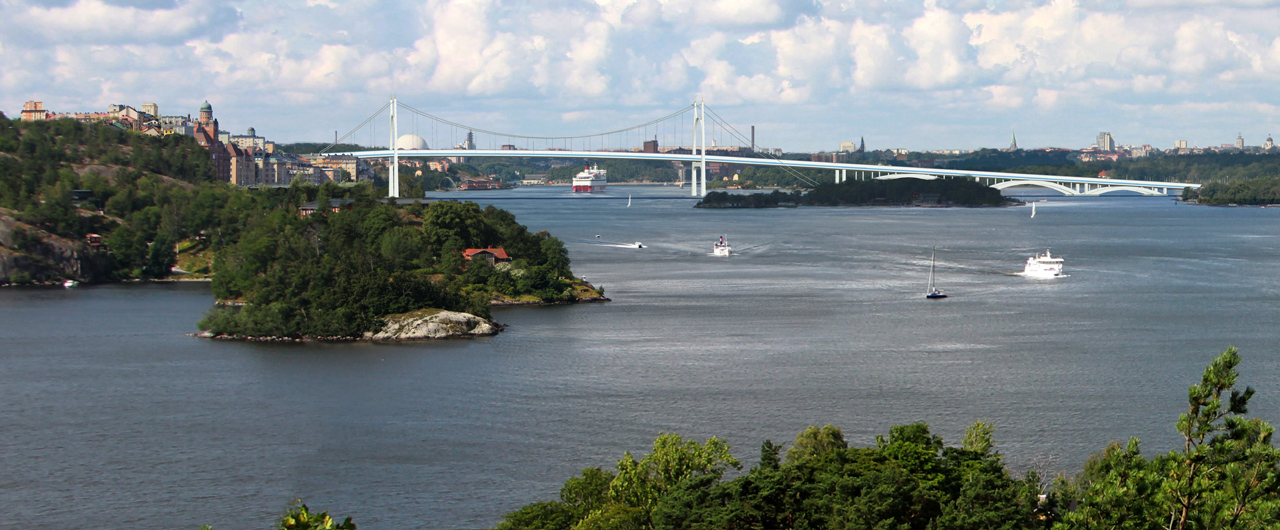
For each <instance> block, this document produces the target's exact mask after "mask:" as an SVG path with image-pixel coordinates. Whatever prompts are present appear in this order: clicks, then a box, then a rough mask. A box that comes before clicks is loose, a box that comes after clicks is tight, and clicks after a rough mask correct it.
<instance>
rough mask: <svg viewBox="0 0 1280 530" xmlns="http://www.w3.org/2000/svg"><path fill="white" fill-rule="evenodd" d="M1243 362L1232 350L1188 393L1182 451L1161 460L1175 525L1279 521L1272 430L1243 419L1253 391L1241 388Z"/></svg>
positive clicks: (1279, 456) (1181, 421)
mask: <svg viewBox="0 0 1280 530" xmlns="http://www.w3.org/2000/svg"><path fill="white" fill-rule="evenodd" d="M1239 364H1240V354H1239V352H1238V351H1237V350H1236V348H1235V347H1230V348H1227V349H1226V350H1224V351H1223V352H1222V353H1220V354H1218V356H1217V357H1216V358H1214V360H1213V362H1211V363H1209V366H1208V367H1206V368H1205V370H1204V375H1203V376H1202V377H1201V380H1200V383H1199V384H1197V385H1192V386H1191V388H1190V389H1189V391H1188V393H1187V394H1188V396H1187V401H1188V402H1189V405H1188V408H1187V412H1186V413H1184V414H1182V415H1181V416H1180V417H1179V418H1178V425H1177V428H1178V433H1179V434H1181V435H1182V437H1183V441H1184V445H1183V449H1182V451H1181V452H1177V451H1175V452H1171V453H1169V454H1168V455H1166V456H1165V457H1164V458H1162V459H1160V462H1159V464H1162V467H1165V468H1166V469H1167V471H1166V479H1165V487H1164V489H1165V492H1166V494H1167V495H1168V498H1169V500H1170V505H1171V506H1169V507H1170V508H1171V509H1172V510H1171V511H1172V513H1171V515H1170V520H1171V523H1170V525H1169V528H1171V529H1176V530H1184V529H1186V528H1238V527H1240V526H1239V525H1244V526H1248V527H1254V526H1255V525H1256V524H1258V523H1259V522H1260V521H1270V522H1271V523H1275V521H1278V520H1280V499H1278V497H1277V485H1280V482H1278V480H1280V478H1278V477H1277V469H1276V464H1277V462H1280V453H1278V452H1277V451H1276V450H1275V448H1273V447H1272V445H1271V436H1272V434H1273V432H1274V429H1273V428H1272V427H1271V425H1269V424H1267V423H1266V422H1264V421H1262V420H1259V419H1246V418H1244V414H1246V413H1247V412H1248V405H1249V399H1250V398H1252V397H1253V393H1254V391H1253V388H1252V387H1246V388H1245V389H1244V390H1237V389H1235V384H1236V380H1237V379H1238V377H1239V373H1238V372H1237V371H1236V366H1238V365H1239ZM1228 393H1229V394H1228ZM1259 515H1262V516H1264V518H1263V519H1258V516H1259Z"/></svg>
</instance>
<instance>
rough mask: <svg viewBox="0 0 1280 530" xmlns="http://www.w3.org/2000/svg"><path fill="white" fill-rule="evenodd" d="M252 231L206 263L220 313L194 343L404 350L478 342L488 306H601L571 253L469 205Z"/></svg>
mask: <svg viewBox="0 0 1280 530" xmlns="http://www.w3.org/2000/svg"><path fill="white" fill-rule="evenodd" d="M316 202H317V204H320V205H324V204H329V205H330V208H306V207H303V208H299V209H288V208H282V209H277V210H273V211H271V212H269V213H267V214H266V215H264V216H262V217H260V218H258V219H256V220H254V221H252V222H251V223H250V225H249V226H247V227H246V228H245V230H244V233H243V234H241V235H240V237H239V239H238V240H237V241H236V242H235V243H234V244H232V245H230V246H228V247H226V248H224V249H222V250H221V251H219V252H218V253H217V255H216V257H215V258H214V262H213V272H214V274H213V293H214V295H215V296H216V297H217V298H218V300H219V303H218V304H217V305H216V306H215V307H214V308H213V309H212V310H211V311H210V312H209V313H208V315H206V317H205V318H204V319H203V320H202V321H201V322H200V329H201V330H202V331H203V333H202V334H201V336H205V337H210V338H235V339H248V340H408V339H426V338H451V337H468V336H483V335H492V334H495V333H497V332H498V331H499V330H500V329H501V326H499V325H496V324H494V323H492V322H490V321H489V320H488V319H489V318H490V313H489V308H490V306H491V305H522V304H563V303H576V302H581V301H604V300H607V298H604V296H603V293H601V292H600V290H599V289H595V288H593V287H592V286H591V285H590V284H587V283H586V282H584V281H581V280H572V278H573V273H572V271H571V270H570V269H569V253H568V251H567V250H566V249H565V247H564V244H563V243H562V242H561V241H560V240H559V239H557V238H555V237H552V236H551V235H550V234H548V233H547V232H538V233H530V232H529V231H528V229H527V228H526V227H525V226H523V225H521V224H519V223H517V222H516V220H515V216H514V215H512V214H511V213H510V212H507V211H505V210H501V209H498V208H494V207H492V206H489V207H486V208H484V209H481V208H480V207H479V206H478V205H476V204H475V203H473V202H457V201H439V202H434V203H432V204H430V205H428V206H423V205H420V204H414V205H411V206H409V207H407V208H398V207H396V206H393V205H391V204H387V203H385V202H382V201H379V200H375V199H372V198H369V197H367V196H362V195H357V196H356V197H351V198H343V199H330V198H329V197H326V196H324V194H323V193H322V194H321V196H320V197H319V200H318V201H316Z"/></svg>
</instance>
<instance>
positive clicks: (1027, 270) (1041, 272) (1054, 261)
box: [1022, 249, 1066, 278]
mask: <svg viewBox="0 0 1280 530" xmlns="http://www.w3.org/2000/svg"><path fill="white" fill-rule="evenodd" d="M1064 263H1065V260H1063V259H1062V258H1055V257H1053V255H1051V254H1050V253H1049V249H1045V251H1044V254H1036V255H1034V256H1032V257H1029V258H1027V264H1026V266H1025V267H1023V269H1022V275H1023V276H1026V277H1028V278H1059V277H1062V276H1066V274H1063V272H1062V265H1063V264H1064Z"/></svg>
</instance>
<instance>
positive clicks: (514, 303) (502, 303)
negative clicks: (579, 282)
mask: <svg viewBox="0 0 1280 530" xmlns="http://www.w3.org/2000/svg"><path fill="white" fill-rule="evenodd" d="M612 301H613V300H612V299H609V298H607V297H604V296H588V297H583V298H574V299H573V300H570V301H568V302H541V301H529V302H524V301H520V300H493V301H491V302H489V307H525V306H535V305H572V304H594V303H599V302H612Z"/></svg>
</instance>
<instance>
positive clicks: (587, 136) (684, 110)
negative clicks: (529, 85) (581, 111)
mask: <svg viewBox="0 0 1280 530" xmlns="http://www.w3.org/2000/svg"><path fill="white" fill-rule="evenodd" d="M400 107H401V108H404V109H406V110H408V111H409V112H412V113H414V114H417V115H419V116H422V117H424V118H428V119H432V120H435V121H437V122H440V123H443V124H445V125H450V126H453V127H457V128H459V129H466V130H468V131H472V132H478V133H483V134H488V135H492V136H505V137H507V138H520V139H522V140H582V139H591V138H595V137H597V136H601V137H603V136H608V135H610V134H620V133H625V132H629V131H634V130H637V129H643V128H645V127H648V126H651V125H654V124H657V123H661V122H663V121H666V120H669V119H671V118H674V117H676V116H679V115H682V114H684V113H687V112H689V111H690V110H692V109H693V105H689V106H687V107H684V108H682V109H680V110H677V111H675V112H673V113H671V114H668V115H666V116H663V117H661V118H658V119H655V120H651V121H648V122H645V123H641V124H639V125H634V126H631V127H626V128H623V129H618V130H614V131H608V132H601V133H593V134H583V135H578V136H530V135H524V134H512V133H504V132H498V131H491V130H488V129H481V128H479V127H471V126H468V125H464V124H461V123H457V122H454V121H450V120H447V119H444V118H441V117H439V116H436V115H434V114H430V113H428V112H423V111H421V110H418V109H415V108H413V107H411V106H409V105H407V104H404V103H401V104H400Z"/></svg>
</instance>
